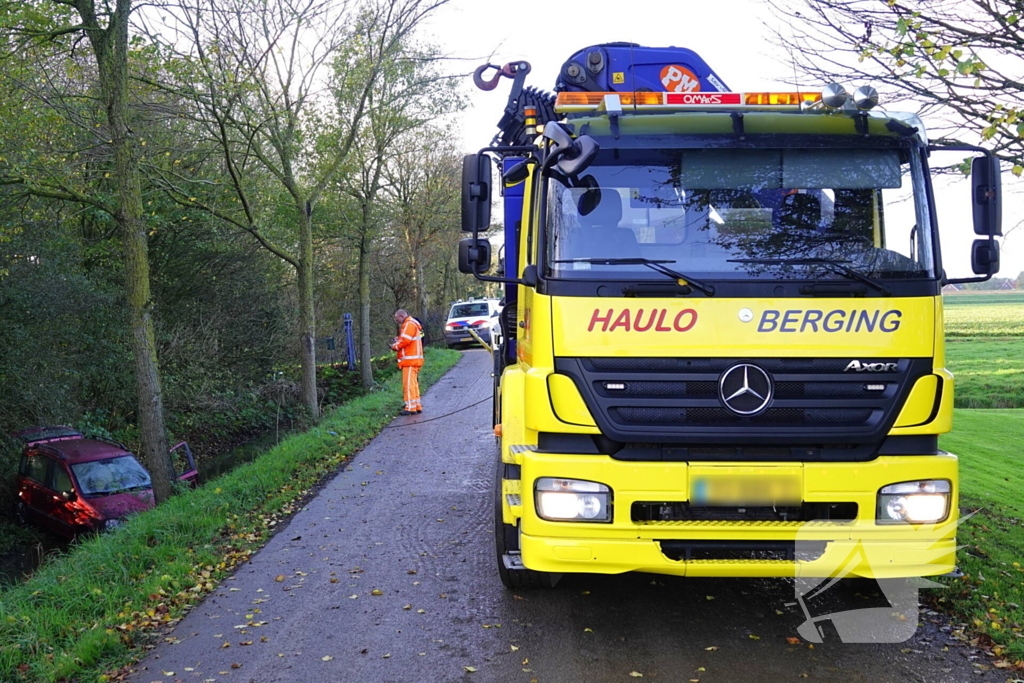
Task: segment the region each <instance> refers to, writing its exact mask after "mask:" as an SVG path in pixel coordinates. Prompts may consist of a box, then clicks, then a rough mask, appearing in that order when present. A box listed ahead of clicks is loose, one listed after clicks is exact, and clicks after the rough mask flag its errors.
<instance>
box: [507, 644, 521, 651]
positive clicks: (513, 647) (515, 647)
mask: <svg viewBox="0 0 1024 683" xmlns="http://www.w3.org/2000/svg"><path fill="white" fill-rule="evenodd" d="M509 647H510V648H512V652H515V651H517V650H518V649H519V646H518V645H509Z"/></svg>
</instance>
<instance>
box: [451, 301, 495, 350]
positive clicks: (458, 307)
mask: <svg viewBox="0 0 1024 683" xmlns="http://www.w3.org/2000/svg"><path fill="white" fill-rule="evenodd" d="M499 309H500V303H499V301H498V299H470V300H468V301H462V300H459V301H456V302H455V303H453V304H452V307H451V309H450V310H449V311H448V320H447V321H446V322H445V325H444V341H445V343H446V344H448V346H449V348H451V347H455V346H458V345H460V344H476V343H477V341H476V339H474V338H473V335H472V334H470V330H473V332H474V333H476V335H477V336H478V337H480V338H481V339H482V340H483V341H484V342H485V343H487V344H490V343H491V315H492V314H493V313H494V312H495V311H497V310H499Z"/></svg>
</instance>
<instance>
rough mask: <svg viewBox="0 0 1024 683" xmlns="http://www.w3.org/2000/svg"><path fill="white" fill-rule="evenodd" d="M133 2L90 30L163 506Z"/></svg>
mask: <svg viewBox="0 0 1024 683" xmlns="http://www.w3.org/2000/svg"><path fill="white" fill-rule="evenodd" d="M89 5H90V6H89V7H85V8H82V9H80V11H81V12H82V18H83V20H84V22H85V23H86V24H93V23H94V22H95V18H96V17H95V15H94V14H93V13H92V12H91V9H92V8H91V3H89ZM130 12H131V2H130V0H118V3H117V8H116V10H115V12H114V14H113V15H112V16H111V18H110V23H109V26H108V28H106V29H105V30H104V29H100V28H99V27H98V26H97V27H95V28H94V30H91V31H89V32H88V35H89V38H90V40H91V43H92V46H93V50H94V51H95V54H96V64H97V68H98V70H99V79H100V92H101V96H102V98H103V101H104V104H105V106H106V111H107V124H108V125H109V127H110V131H109V134H110V145H111V149H112V150H113V153H114V173H113V177H114V182H115V184H116V194H117V208H116V211H115V215H114V220H115V222H116V223H117V226H118V230H119V233H120V235H121V248H122V253H123V255H124V267H125V292H126V296H127V300H128V324H129V328H130V330H131V335H130V338H131V346H132V356H133V358H134V361H135V381H136V388H137V395H138V411H139V414H138V426H139V432H140V435H141V437H142V458H143V462H144V463H145V464H146V466H147V468H148V469H149V474H150V477H151V479H152V483H153V496H154V499H155V501H156V503H158V504H159V503H161V502H163V501H164V500H167V498H169V497H170V495H171V483H172V481H173V478H174V469H173V466H172V465H171V458H170V454H169V453H168V448H167V433H166V428H165V425H164V407H163V398H162V394H161V390H160V371H159V367H158V364H157V355H156V341H155V336H154V333H153V319H152V317H151V315H150V310H151V308H152V302H151V301H150V289H149V244H148V238H147V235H146V229H145V224H144V221H143V218H142V215H143V206H142V190H141V182H140V180H139V170H138V162H137V159H136V158H135V146H134V142H133V140H132V136H131V131H130V130H129V126H128V105H127V102H126V98H127V89H128V17H129V14H130Z"/></svg>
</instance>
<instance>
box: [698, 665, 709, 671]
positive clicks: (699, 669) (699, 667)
mask: <svg viewBox="0 0 1024 683" xmlns="http://www.w3.org/2000/svg"><path fill="white" fill-rule="evenodd" d="M697 671H707V669H705V668H704V667H703V666H698V667H697Z"/></svg>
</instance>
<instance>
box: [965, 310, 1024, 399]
mask: <svg viewBox="0 0 1024 683" xmlns="http://www.w3.org/2000/svg"><path fill="white" fill-rule="evenodd" d="M1022 308H1024V307H1022ZM946 360H947V363H946V367H948V368H949V369H950V371H951V372H952V373H953V376H954V377H955V378H956V393H955V394H954V396H955V399H954V400H955V402H956V407H957V408H1024V337H1010V338H1006V339H1000V338H990V337H989V338H986V337H975V338H970V337H958V338H953V339H948V340H946Z"/></svg>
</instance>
